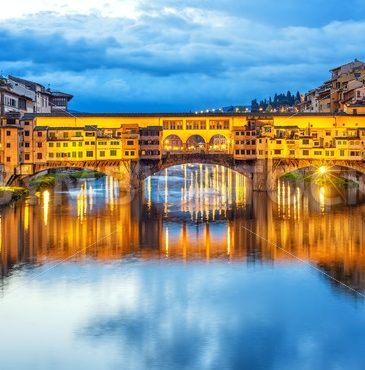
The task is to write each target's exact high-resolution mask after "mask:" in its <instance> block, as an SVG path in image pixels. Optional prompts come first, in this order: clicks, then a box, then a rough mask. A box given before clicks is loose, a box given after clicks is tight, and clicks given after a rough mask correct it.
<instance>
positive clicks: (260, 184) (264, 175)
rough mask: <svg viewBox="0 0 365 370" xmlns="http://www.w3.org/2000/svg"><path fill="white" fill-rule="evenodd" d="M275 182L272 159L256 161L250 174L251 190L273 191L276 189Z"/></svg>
mask: <svg viewBox="0 0 365 370" xmlns="http://www.w3.org/2000/svg"><path fill="white" fill-rule="evenodd" d="M275 180H276V178H275V176H274V173H273V161H272V159H257V160H256V161H255V164H254V167H253V173H252V190H254V191H274V190H275V188H276V181H275Z"/></svg>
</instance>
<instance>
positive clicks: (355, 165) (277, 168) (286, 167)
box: [268, 159, 365, 184]
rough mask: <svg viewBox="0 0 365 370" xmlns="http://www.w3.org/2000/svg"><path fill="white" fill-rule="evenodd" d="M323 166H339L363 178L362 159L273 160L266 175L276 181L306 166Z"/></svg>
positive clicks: (364, 169)
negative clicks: (269, 171)
mask: <svg viewBox="0 0 365 370" xmlns="http://www.w3.org/2000/svg"><path fill="white" fill-rule="evenodd" d="M322 166H325V167H327V168H329V169H331V168H339V169H344V170H346V171H350V172H353V173H357V174H359V175H361V176H362V177H364V178H365V164H364V163H363V162H362V161H345V160H343V161H341V160H333V161H330V160H326V161H324V160H303V159H296V160H285V159H284V160H280V159H278V160H273V161H272V169H271V176H268V180H269V179H271V181H273V182H274V184H276V183H277V181H278V180H279V179H280V177H282V176H284V175H286V174H288V173H291V172H294V171H298V170H303V169H306V168H320V167H322Z"/></svg>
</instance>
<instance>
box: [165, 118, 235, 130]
mask: <svg viewBox="0 0 365 370" xmlns="http://www.w3.org/2000/svg"><path fill="white" fill-rule="evenodd" d="M162 126H163V129H164V130H183V128H184V125H183V121H182V120H174V121H163V122H162ZM206 129H207V122H206V121H205V120H186V130H206ZM209 129H210V130H229V120H210V121H209Z"/></svg>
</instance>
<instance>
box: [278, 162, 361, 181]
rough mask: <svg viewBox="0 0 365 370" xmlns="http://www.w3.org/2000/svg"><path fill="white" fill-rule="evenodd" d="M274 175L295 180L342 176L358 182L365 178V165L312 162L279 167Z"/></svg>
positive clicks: (330, 178) (331, 178)
mask: <svg viewBox="0 0 365 370" xmlns="http://www.w3.org/2000/svg"><path fill="white" fill-rule="evenodd" d="M275 175H276V176H274V177H275V178H276V179H283V178H285V177H287V178H289V179H294V180H298V181H300V180H302V178H305V179H307V178H308V177H311V176H313V178H315V179H320V178H327V179H329V180H333V179H336V178H342V179H346V180H351V181H354V182H356V183H360V182H364V180H365V167H364V168H363V166H362V165H361V164H358V165H356V163H355V164H347V163H345V164H344V163H326V162H321V163H312V164H303V165H298V166H297V167H294V166H289V167H286V166H285V167H283V168H277V169H276V171H275Z"/></svg>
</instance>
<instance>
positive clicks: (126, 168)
mask: <svg viewBox="0 0 365 370" xmlns="http://www.w3.org/2000/svg"><path fill="white" fill-rule="evenodd" d="M0 129H1V153H0V154H1V158H0V159H1V161H0V162H1V163H2V166H3V181H4V182H6V183H7V184H11V183H14V182H15V181H18V180H21V179H25V178H27V177H30V176H33V175H35V174H37V173H39V172H41V171H45V170H48V169H55V168H85V169H86V168H87V169H91V170H96V171H99V172H103V173H105V174H108V175H111V176H113V177H115V178H117V179H119V180H120V181H121V183H122V185H123V187H125V188H128V187H130V186H132V187H138V186H139V185H140V183H141V181H143V180H144V179H145V178H146V177H148V176H150V175H152V174H154V173H156V172H158V171H160V170H163V169H165V168H167V167H170V166H173V165H178V164H183V163H209V164H217V165H222V166H225V167H228V168H231V169H233V170H235V171H238V172H239V173H241V174H244V175H246V176H248V177H249V178H250V179H251V180H252V188H253V189H254V190H262V191H266V190H273V189H275V186H276V183H277V179H278V178H279V177H280V176H282V175H284V174H285V173H288V172H291V171H295V170H297V169H301V168H306V167H318V168H319V167H323V166H327V167H336V168H338V169H342V170H344V169H346V170H351V171H353V172H356V173H358V174H363V173H365V165H364V152H365V116H363V115H346V114H341V115H320V114H300V115H299V114H297V115H288V114H276V115H268V114H252V113H249V114H242V113H237V114H233V113H231V114H228V113H227V114H226V113H219V114H217V113H209V114H204V115H203V114H194V113H190V114H163V115H159V114H108V115H107V114H78V115H74V116H70V115H69V114H67V113H59V114H53V115H28V116H24V117H23V119H21V120H18V121H16V122H13V123H9V122H7V121H6V119H2V125H1V127H0Z"/></svg>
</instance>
